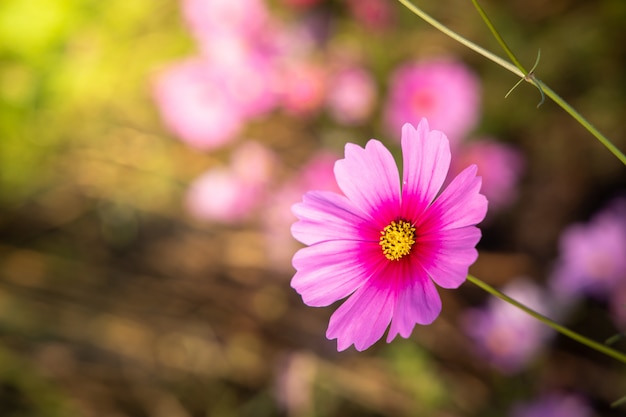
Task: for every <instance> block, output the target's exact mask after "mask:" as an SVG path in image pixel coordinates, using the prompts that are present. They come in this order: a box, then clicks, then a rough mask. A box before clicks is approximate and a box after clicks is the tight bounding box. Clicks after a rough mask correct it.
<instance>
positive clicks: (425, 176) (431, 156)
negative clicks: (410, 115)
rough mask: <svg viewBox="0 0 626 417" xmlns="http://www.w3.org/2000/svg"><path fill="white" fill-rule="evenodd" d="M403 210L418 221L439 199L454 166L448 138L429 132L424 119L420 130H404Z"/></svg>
mask: <svg viewBox="0 0 626 417" xmlns="http://www.w3.org/2000/svg"><path fill="white" fill-rule="evenodd" d="M402 156H403V176H402V208H403V215H404V216H405V217H406V218H409V219H414V218H416V216H417V215H418V214H419V213H422V212H423V211H424V210H425V208H426V207H428V205H429V204H430V203H431V202H432V201H433V200H434V199H435V196H436V195H437V193H438V192H439V190H440V189H441V186H442V185H443V182H444V181H445V179H446V175H447V174H448V168H449V167H450V144H449V142H448V138H446V136H445V135H444V134H443V133H441V132H439V131H436V130H433V131H431V130H429V129H428V121H427V120H426V119H422V120H421V122H420V123H419V125H418V126H417V129H415V128H414V127H413V126H412V125H410V124H409V123H406V124H405V125H404V126H403V127H402Z"/></svg>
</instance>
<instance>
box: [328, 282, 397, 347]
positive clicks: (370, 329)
mask: <svg viewBox="0 0 626 417" xmlns="http://www.w3.org/2000/svg"><path fill="white" fill-rule="evenodd" d="M393 308H394V297H393V294H392V292H391V290H390V288H389V287H384V286H383V287H381V286H377V285H373V283H372V281H369V282H368V284H366V285H364V286H363V287H361V288H359V289H358V290H357V291H356V292H355V293H354V294H352V296H351V297H350V298H348V300H346V302H344V303H343V304H342V305H341V306H340V307H339V308H338V309H337V311H335V312H334V313H333V315H332V316H331V317H330V322H329V324H328V330H327V331H326V337H327V338H328V339H337V350H339V351H342V350H345V349H347V348H348V347H349V346H350V345H352V344H354V347H355V348H356V350H359V351H362V350H365V349H367V348H368V347H370V346H372V345H373V344H374V343H376V341H378V340H379V339H380V338H381V337H382V336H383V333H385V330H386V329H387V326H388V325H389V322H390V321H391V315H392V313H393Z"/></svg>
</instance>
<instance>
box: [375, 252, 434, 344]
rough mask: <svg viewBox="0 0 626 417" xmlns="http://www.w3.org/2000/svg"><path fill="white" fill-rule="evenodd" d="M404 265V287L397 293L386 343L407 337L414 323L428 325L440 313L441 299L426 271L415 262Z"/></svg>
mask: <svg viewBox="0 0 626 417" xmlns="http://www.w3.org/2000/svg"><path fill="white" fill-rule="evenodd" d="M405 264H406V265H407V267H408V269H409V270H408V271H406V273H407V275H406V276H405V277H403V280H404V281H405V282H406V285H405V286H404V288H402V289H401V290H399V291H397V295H396V302H395V310H394V312H393V320H392V321H391V327H390V328H389V333H388V334H387V342H388V343H389V342H391V341H392V340H393V339H394V338H395V337H396V336H397V335H398V334H399V335H400V336H402V337H404V338H407V337H409V336H410V335H411V332H412V331H413V328H414V327H415V324H416V323H419V324H430V323H432V322H433V321H434V320H435V319H436V318H437V317H438V316H439V313H440V312H441V298H440V297H439V294H438V293H437V289H436V288H435V285H434V284H433V282H432V280H431V279H430V278H429V277H428V275H427V274H426V271H424V270H423V269H422V267H421V266H420V265H419V264H418V263H417V262H406V263H405Z"/></svg>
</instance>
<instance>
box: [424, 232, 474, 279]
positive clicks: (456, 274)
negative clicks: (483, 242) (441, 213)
mask: <svg viewBox="0 0 626 417" xmlns="http://www.w3.org/2000/svg"><path fill="white" fill-rule="evenodd" d="M480 236H481V232H480V229H479V228H477V227H474V226H470V227H464V228H459V229H449V230H439V231H436V232H435V233H431V234H427V235H423V236H420V237H419V240H418V241H417V242H416V243H415V245H416V248H417V250H418V253H417V254H416V255H415V256H417V257H419V259H420V263H421V264H422V267H423V268H424V269H425V270H426V272H428V275H429V276H430V277H431V278H432V280H433V281H435V283H436V284H437V285H439V286H440V287H443V288H457V287H459V286H460V285H461V284H462V283H463V282H465V279H466V278H467V273H468V270H469V267H470V265H471V264H473V263H474V262H475V261H476V259H477V258H478V251H477V250H476V249H475V246H476V244H477V243H478V241H479V240H480Z"/></svg>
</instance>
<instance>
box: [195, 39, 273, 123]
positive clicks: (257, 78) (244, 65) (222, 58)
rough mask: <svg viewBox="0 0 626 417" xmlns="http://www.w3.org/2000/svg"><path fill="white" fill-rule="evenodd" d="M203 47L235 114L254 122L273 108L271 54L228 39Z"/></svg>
mask: <svg viewBox="0 0 626 417" xmlns="http://www.w3.org/2000/svg"><path fill="white" fill-rule="evenodd" d="M205 46H206V49H205V55H206V56H207V61H209V62H210V63H211V64H210V65H211V66H212V67H213V70H214V71H215V72H217V73H219V74H220V78H221V80H220V85H221V87H222V88H223V89H224V90H225V91H226V93H227V94H228V96H229V97H231V100H232V102H233V103H234V104H235V106H236V107H237V111H239V112H240V113H241V114H242V115H244V116H245V117H246V118H256V117H259V116H263V115H265V114H266V113H268V112H269V111H271V110H273V109H274V108H275V107H276V105H277V104H278V98H279V97H278V82H279V80H278V72H277V66H276V63H275V57H274V56H272V54H270V53H267V51H264V50H263V49H261V48H256V47H255V46H254V45H251V44H249V43H247V42H244V41H243V40H242V39H241V38H238V37H234V36H230V35H219V36H218V35H216V36H215V37H214V38H212V40H211V42H208V43H207V44H206V45H205Z"/></svg>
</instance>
